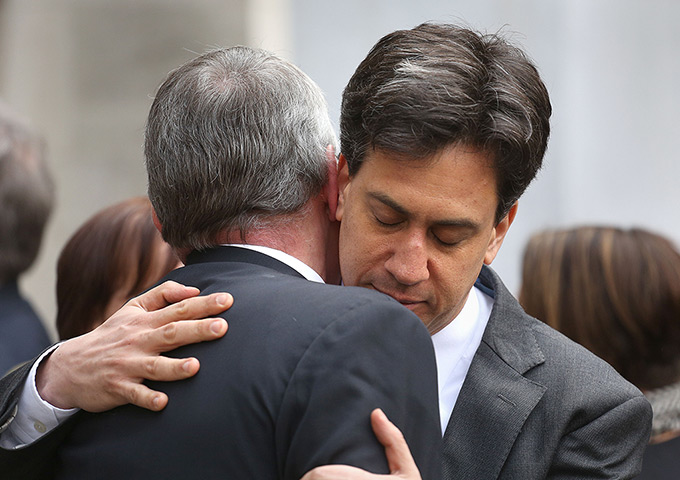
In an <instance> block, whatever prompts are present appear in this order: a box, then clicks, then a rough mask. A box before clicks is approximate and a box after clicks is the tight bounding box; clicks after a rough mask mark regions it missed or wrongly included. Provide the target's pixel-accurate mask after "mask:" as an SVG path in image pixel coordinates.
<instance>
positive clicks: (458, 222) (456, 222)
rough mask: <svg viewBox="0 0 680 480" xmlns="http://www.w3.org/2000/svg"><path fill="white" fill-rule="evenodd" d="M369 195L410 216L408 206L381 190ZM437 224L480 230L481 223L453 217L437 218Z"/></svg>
mask: <svg viewBox="0 0 680 480" xmlns="http://www.w3.org/2000/svg"><path fill="white" fill-rule="evenodd" d="M368 196H369V197H371V198H374V199H375V200H377V201H379V202H381V203H383V204H385V205H387V206H388V207H390V208H391V209H392V210H394V211H395V212H397V213H399V214H401V215H404V216H409V215H410V212H409V211H408V210H406V208H404V207H402V206H401V205H399V204H398V203H397V202H395V201H394V200H393V199H392V198H390V197H389V196H387V195H386V194H384V193H380V192H368ZM435 224H436V225H438V226H441V227H457V228H469V229H472V230H478V229H479V224H478V223H477V222H474V221H472V220H470V219H468V218H460V219H451V220H437V221H436V222H435Z"/></svg>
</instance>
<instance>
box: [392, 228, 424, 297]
mask: <svg viewBox="0 0 680 480" xmlns="http://www.w3.org/2000/svg"><path fill="white" fill-rule="evenodd" d="M385 269H386V270H387V271H388V272H390V274H392V276H393V277H394V278H395V280H397V282H399V283H400V284H402V285H416V284H418V283H420V282H423V281H425V280H427V279H428V278H430V270H429V268H428V255H427V250H426V245H425V240H424V239H423V238H422V237H421V236H420V235H418V234H417V233H416V232H414V233H409V234H408V235H407V236H406V238H401V239H399V240H398V241H397V243H395V245H394V246H393V251H392V254H391V255H390V257H389V258H388V259H387V260H386V261H385Z"/></svg>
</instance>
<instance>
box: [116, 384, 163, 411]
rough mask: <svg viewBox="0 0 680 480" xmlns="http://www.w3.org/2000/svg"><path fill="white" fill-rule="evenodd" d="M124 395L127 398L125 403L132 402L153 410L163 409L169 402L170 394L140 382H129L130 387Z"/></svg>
mask: <svg viewBox="0 0 680 480" xmlns="http://www.w3.org/2000/svg"><path fill="white" fill-rule="evenodd" d="M123 397H124V398H125V400H126V402H125V403H131V404H133V405H137V406H138V407H141V408H145V409H147V410H151V411H153V412H158V411H160V410H163V409H164V408H165V407H166V405H167V404H168V396H167V395H166V394H165V393H163V392H157V391H155V390H151V389H150V388H149V387H147V386H146V385H144V384H140V383H131V384H129V388H128V390H127V391H126V392H125V394H124V395H123Z"/></svg>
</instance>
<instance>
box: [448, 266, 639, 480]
mask: <svg viewBox="0 0 680 480" xmlns="http://www.w3.org/2000/svg"><path fill="white" fill-rule="evenodd" d="M478 286H479V287H480V288H482V289H483V290H485V291H486V292H487V293H489V294H490V295H491V296H493V297H494V306H493V310H492V312H491V316H490V318H489V323H488V326H487V328H486V331H485V332H484V336H483V338H482V343H481V345H480V347H479V349H478V350H477V353H476V354H475V357H474V359H473V361H472V364H471V366H470V370H469V372H468V374H467V377H466V378H465V382H464V383H463V387H462V389H461V392H460V396H459V398H458V401H457V403H456V406H455V408H454V409H453V413H452V415H451V419H450V421H449V424H448V427H447V429H446V431H445V436H444V478H445V479H447V480H450V479H475V480H484V479H518V480H530V479H543V478H554V479H562V478H563V479H567V478H570V479H574V478H579V479H581V478H611V479H614V478H616V479H623V478H633V477H634V476H635V475H636V474H637V473H638V472H639V470H640V467H641V462H642V455H643V453H644V449H645V446H646V444H647V442H648V440H649V435H650V429H651V418H652V411H651V406H650V405H649V403H648V402H647V400H646V399H645V398H644V396H643V395H642V393H641V392H640V391H639V390H638V389H637V388H635V387H634V386H633V385H631V384H630V383H628V382H627V381H626V380H624V379H623V378H622V377H621V376H620V375H619V374H618V373H617V372H616V371H615V370H614V369H613V368H612V367H611V366H609V365H608V364H607V363H605V362H604V361H603V360H601V359H599V358H598V357H596V356H595V355H593V354H591V353H590V352H589V351H587V350H586V349H584V348H583V347H581V346H579V345H577V344H576V343H574V342H572V341H571V340H569V339H568V338H566V337H565V336H563V335H561V334H560V333H558V332H556V331H555V330H553V329H552V328H550V327H548V326H547V325H545V324H544V323H543V322H540V321H538V320H536V319H534V318H532V317H530V316H528V315H527V314H526V313H524V311H523V310H522V308H521V307H520V305H519V304H518V303H517V301H516V300H515V298H514V297H513V296H512V295H511V294H510V292H508V290H507V289H506V288H505V286H504V285H503V283H502V282H501V280H500V278H499V277H498V275H496V273H495V272H493V270H491V269H490V268H488V267H484V268H483V269H482V272H481V274H480V276H479V280H478Z"/></svg>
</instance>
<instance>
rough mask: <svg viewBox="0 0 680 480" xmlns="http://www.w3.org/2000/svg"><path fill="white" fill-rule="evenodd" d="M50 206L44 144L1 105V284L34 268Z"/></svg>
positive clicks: (51, 198) (51, 194) (51, 190)
mask: <svg viewBox="0 0 680 480" xmlns="http://www.w3.org/2000/svg"><path fill="white" fill-rule="evenodd" d="M53 203H54V183H53V181H52V177H51V175H50V172H49V169H48V168H47V164H46V162H45V158H44V145H43V140H42V139H41V138H40V137H39V136H38V135H37V134H36V133H34V132H33V131H32V130H31V128H30V127H28V126H27V125H26V124H24V123H23V122H22V121H21V120H20V119H19V118H18V117H16V115H15V114H14V113H12V112H10V111H9V110H8V109H7V107H5V106H4V105H3V104H2V103H0V285H3V284H5V283H8V282H11V281H14V280H16V279H17V278H18V277H19V275H21V274H22V273H23V272H24V271H26V270H27V269H28V268H29V267H30V266H31V265H32V264H33V262H34V260H35V258H36V256H37V255H38V250H39V249H40V244H41V241H42V236H43V231H44V229H45V225H46V224H47V220H48V218H49V216H50V213H51V212H52V206H53Z"/></svg>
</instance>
